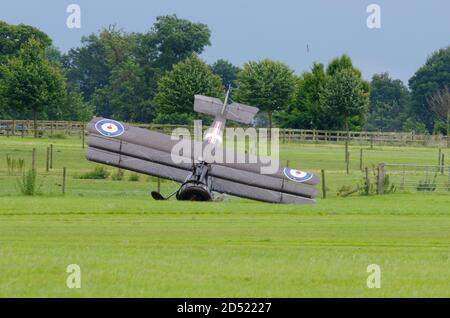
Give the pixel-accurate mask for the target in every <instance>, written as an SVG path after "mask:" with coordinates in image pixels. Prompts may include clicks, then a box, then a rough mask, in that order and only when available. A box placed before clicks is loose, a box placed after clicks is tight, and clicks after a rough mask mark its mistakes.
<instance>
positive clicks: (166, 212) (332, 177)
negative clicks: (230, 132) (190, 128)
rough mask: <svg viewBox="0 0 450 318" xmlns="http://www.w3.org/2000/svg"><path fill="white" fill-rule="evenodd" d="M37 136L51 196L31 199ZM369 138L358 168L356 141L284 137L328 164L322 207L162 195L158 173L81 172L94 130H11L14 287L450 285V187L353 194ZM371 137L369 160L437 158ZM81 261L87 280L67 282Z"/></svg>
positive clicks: (0, 204) (310, 158) (1, 207)
mask: <svg viewBox="0 0 450 318" xmlns="http://www.w3.org/2000/svg"><path fill="white" fill-rule="evenodd" d="M50 143H52V144H53V145H54V164H53V166H54V169H52V171H51V172H49V173H46V172H45V148H46V147H47V146H48V145H49V144H50ZM33 147H35V148H37V149H38V156H37V159H38V161H37V165H38V172H39V182H40V183H41V184H42V185H41V192H42V194H41V195H39V196H34V197H26V196H23V195H21V194H20V191H19V189H18V185H17V179H18V178H19V176H17V175H16V176H9V175H8V173H7V168H6V160H5V157H6V155H7V154H9V155H10V156H12V157H15V158H24V159H25V160H26V165H27V166H29V165H30V161H31V149H32V148H33ZM359 149H360V146H353V147H352V148H351V157H352V158H354V159H355V160H353V162H352V172H351V174H350V176H346V175H345V173H344V168H345V166H344V163H343V160H342V158H343V147H342V145H323V144H322V145H315V144H308V145H306V144H288V145H283V146H282V149H281V157H282V159H283V160H285V159H290V165H291V166H292V167H298V168H301V169H303V170H311V171H314V172H318V171H319V170H320V169H325V170H326V171H327V183H328V185H327V187H328V188H329V198H328V199H326V200H322V199H319V200H318V204H317V205H315V206H293V205H273V204H264V203H258V202H252V201H248V200H242V199H236V198H231V197H226V198H225V199H224V201H222V202H213V203H194V202H187V203H185V202H177V201H170V202H155V201H153V200H152V199H151V198H150V197H149V195H148V193H149V191H150V190H152V189H155V187H156V183H155V180H154V179H153V178H148V177H146V176H141V178H140V180H139V181H138V182H132V181H128V177H127V176H128V174H126V175H125V180H124V181H112V180H110V179H109V180H80V179H77V178H76V176H77V175H79V174H81V173H83V172H86V171H89V170H92V168H93V167H94V166H95V165H94V164H93V163H90V162H87V161H86V160H85V159H84V150H83V149H82V148H81V142H80V139H77V138H70V139H47V138H43V139H39V140H34V139H32V138H25V139H21V138H17V137H15V138H12V137H10V138H6V137H0V296H1V297H11V296H14V297H26V296H32V297H34V296H52V297H55V296H61V297H87V296H94V297H120V296H124V297H132V296H134V297H316V296H322V297H335V296H342V297H428V296H434V297H450V209H449V207H450V193H448V192H441V193H395V194H389V195H384V196H369V197H365V196H359V195H355V196H352V197H349V198H345V199H344V198H339V197H337V196H336V192H337V189H339V188H340V187H341V186H342V185H354V184H355V183H356V182H358V181H359V180H360V178H361V172H360V171H358V170H359V161H358V160H356V158H358V159H359ZM364 149H365V151H364V165H367V166H372V165H376V164H378V163H379V162H389V163H416V164H436V161H437V159H436V158H437V150H436V149H431V148H420V147H402V148H395V147H387V146H385V147H375V149H373V150H370V149H368V148H367V147H365V148H364ZM444 152H445V155H446V157H447V158H450V151H448V150H446V151H444ZM62 167H67V169H68V170H67V171H68V175H69V177H68V180H67V193H66V194H65V195H62V194H61V187H60V185H61V170H62ZM110 170H111V171H113V169H112V168H110ZM172 189H176V184H173V183H171V182H163V183H162V190H163V192H164V193H169V192H170V191H171V190H172ZM73 263H74V264H78V265H80V267H81V273H82V275H81V277H82V279H81V281H82V287H81V289H69V288H67V286H66V278H67V276H68V273H66V267H67V265H69V264H73ZM369 264H378V265H380V267H381V288H379V289H369V288H367V285H366V280H367V277H368V275H369V274H368V273H367V271H366V269H367V266H368V265H369Z"/></svg>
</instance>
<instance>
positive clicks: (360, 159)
mask: <svg viewBox="0 0 450 318" xmlns="http://www.w3.org/2000/svg"><path fill="white" fill-rule="evenodd" d="M359 170H361V171H363V149H362V148H361V149H360V150H359Z"/></svg>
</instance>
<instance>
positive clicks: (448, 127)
mask: <svg viewBox="0 0 450 318" xmlns="http://www.w3.org/2000/svg"><path fill="white" fill-rule="evenodd" d="M428 104H429V105H430V107H431V110H432V111H433V112H434V113H435V114H436V116H437V118H438V120H437V123H436V124H435V130H436V129H438V128H439V127H442V126H444V127H445V131H446V134H447V147H450V90H449V88H448V86H447V85H446V86H444V88H442V89H440V90H438V91H436V92H434V94H433V95H431V97H430V98H429V99H428ZM442 123H445V125H442Z"/></svg>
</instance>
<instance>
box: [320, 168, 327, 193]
mask: <svg viewBox="0 0 450 318" xmlns="http://www.w3.org/2000/svg"><path fill="white" fill-rule="evenodd" d="M321 173H322V197H323V198H324V199H326V198H327V186H326V182H325V170H323V169H322V170H321Z"/></svg>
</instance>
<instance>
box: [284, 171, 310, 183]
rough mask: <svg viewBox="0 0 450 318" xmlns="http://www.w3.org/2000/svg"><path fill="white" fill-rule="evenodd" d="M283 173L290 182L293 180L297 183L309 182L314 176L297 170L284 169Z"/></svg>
mask: <svg viewBox="0 0 450 318" xmlns="http://www.w3.org/2000/svg"><path fill="white" fill-rule="evenodd" d="M283 172H284V175H285V176H286V177H287V178H288V179H289V180H292V181H295V182H306V181H308V180H311V179H312V177H313V175H312V174H311V173H308V172H303V171H300V170H295V169H289V168H284V170H283Z"/></svg>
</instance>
